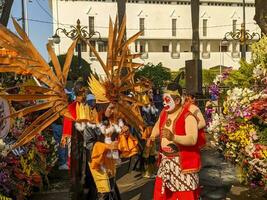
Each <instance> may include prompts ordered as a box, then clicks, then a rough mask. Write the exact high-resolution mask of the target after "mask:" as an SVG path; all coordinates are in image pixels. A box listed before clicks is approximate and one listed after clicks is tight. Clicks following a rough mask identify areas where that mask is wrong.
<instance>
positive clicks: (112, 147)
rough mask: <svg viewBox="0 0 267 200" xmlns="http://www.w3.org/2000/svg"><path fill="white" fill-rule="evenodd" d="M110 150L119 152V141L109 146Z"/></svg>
mask: <svg viewBox="0 0 267 200" xmlns="http://www.w3.org/2000/svg"><path fill="white" fill-rule="evenodd" d="M108 148H109V149H110V150H117V149H118V141H114V142H112V143H111V144H109V145H108Z"/></svg>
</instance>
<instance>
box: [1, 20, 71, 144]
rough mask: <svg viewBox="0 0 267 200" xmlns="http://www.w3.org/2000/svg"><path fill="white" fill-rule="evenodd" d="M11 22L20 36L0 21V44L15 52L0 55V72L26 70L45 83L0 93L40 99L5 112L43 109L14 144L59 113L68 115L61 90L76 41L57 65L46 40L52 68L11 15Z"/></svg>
mask: <svg viewBox="0 0 267 200" xmlns="http://www.w3.org/2000/svg"><path fill="white" fill-rule="evenodd" d="M13 23H14V26H15V28H16V31H17V33H18V34H19V36H20V37H19V36H17V35H15V34H14V33H12V32H11V31H9V30H8V29H7V28H5V27H4V26H2V25H0V46H1V47H4V48H5V49H7V50H11V51H14V52H16V56H5V57H0V72H13V73H16V74H29V75H32V76H34V77H35V78H36V79H38V80H39V81H40V82H41V83H42V84H43V85H45V86H25V87H24V91H28V92H29V93H30V94H29V93H28V94H25V93H24V94H13V95H0V96H1V97H3V98H5V99H7V100H9V101H30V100H42V103H39V104H35V105H32V106H29V107H26V108H23V109H21V110H18V111H16V112H14V113H12V114H11V115H10V116H9V117H13V118H15V117H22V116H25V115H27V114H29V113H33V112H36V111H41V110H45V112H44V113H43V114H42V115H40V116H39V117H37V119H35V121H34V122H33V123H32V124H31V125H30V126H29V127H27V128H26V130H24V132H23V133H22V134H21V135H20V137H19V138H18V140H17V142H16V143H15V144H14V145H13V146H12V147H13V148H16V147H19V146H21V145H24V144H26V143H28V142H29V141H31V140H32V139H33V138H34V137H35V136H36V135H37V134H38V133H40V132H41V131H43V130H44V129H45V128H47V127H48V126H49V125H50V124H51V123H53V122H54V121H55V120H57V119H58V118H59V117H60V116H66V117H69V118H72V117H71V115H70V113H69V111H68V109H67V106H68V98H67V95H66V94H65V92H64V88H65V85H66V81H67V76H68V72H69V69H70V63H71V60H72V56H73V51H74V48H75V45H76V41H74V42H73V43H72V45H71V46H70V48H69V50H68V52H67V56H66V61H65V64H64V66H63V68H61V66H60V64H59V61H58V59H57V56H56V54H55V53H54V51H53V50H52V47H51V46H50V44H47V50H48V53H49V55H50V57H51V60H52V63H53V65H54V69H52V68H51V67H50V66H49V65H48V64H47V62H46V61H45V60H44V58H43V57H42V56H41V55H40V54H39V53H38V51H37V50H36V49H35V47H34V46H33V44H32V43H31V41H30V40H29V38H28V36H27V35H26V33H25V32H24V31H23V30H22V29H21V27H20V26H19V25H18V23H17V22H16V21H15V20H14V19H13ZM22 91H23V90H22Z"/></svg>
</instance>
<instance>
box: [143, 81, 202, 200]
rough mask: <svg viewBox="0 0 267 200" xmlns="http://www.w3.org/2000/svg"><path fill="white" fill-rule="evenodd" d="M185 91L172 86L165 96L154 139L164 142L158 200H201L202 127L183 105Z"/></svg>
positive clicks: (161, 154) (157, 184)
mask: <svg viewBox="0 0 267 200" xmlns="http://www.w3.org/2000/svg"><path fill="white" fill-rule="evenodd" d="M182 102H183V101H182V88H181V87H180V86H179V85H178V84H177V83H171V84H169V85H168V86H167V89H166V90H165V91H164V94H163V104H164V109H163V110H162V112H161V114H160V117H159V119H158V121H157V122H156V124H155V126H154V128H153V130H152V134H151V136H150V139H148V141H147V145H148V146H149V144H150V141H151V140H155V138H158V137H159V138H160V155H159V170H158V173H157V177H156V182H155V187H154V200H176V199H179V200H197V199H199V178H198V171H199V169H200V151H199V146H198V124H197V120H196V118H195V117H194V115H193V114H192V113H191V112H190V111H189V110H188V106H184V105H183V103H182Z"/></svg>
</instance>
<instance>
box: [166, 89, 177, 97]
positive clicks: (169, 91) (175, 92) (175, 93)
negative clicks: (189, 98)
mask: <svg viewBox="0 0 267 200" xmlns="http://www.w3.org/2000/svg"><path fill="white" fill-rule="evenodd" d="M163 93H167V94H170V95H176V96H179V97H181V95H180V94H179V92H177V91H172V90H164V91H163Z"/></svg>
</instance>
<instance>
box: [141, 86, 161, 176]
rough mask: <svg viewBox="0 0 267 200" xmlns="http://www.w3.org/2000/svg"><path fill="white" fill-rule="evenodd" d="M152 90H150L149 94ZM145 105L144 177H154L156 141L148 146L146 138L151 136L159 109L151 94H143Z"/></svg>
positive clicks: (143, 109)
mask: <svg viewBox="0 0 267 200" xmlns="http://www.w3.org/2000/svg"><path fill="white" fill-rule="evenodd" d="M150 91H151V90H149V91H148V94H149V92H150ZM143 99H144V100H143V102H144V104H145V105H144V106H142V108H141V113H142V117H143V119H144V121H145V123H146V128H145V129H144V131H143V132H142V141H144V149H143V152H142V158H143V162H144V174H143V177H144V178H154V177H155V173H156V155H157V152H156V142H155V141H153V142H152V144H151V145H150V146H149V147H148V146H147V145H146V140H147V139H148V138H149V137H150V135H151V133H152V129H153V126H154V124H155V123H156V121H157V117H158V109H157V108H156V107H155V105H154V103H153V97H152V96H149V95H145V96H143Z"/></svg>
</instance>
